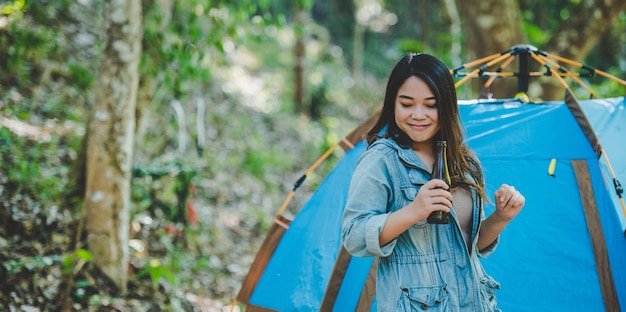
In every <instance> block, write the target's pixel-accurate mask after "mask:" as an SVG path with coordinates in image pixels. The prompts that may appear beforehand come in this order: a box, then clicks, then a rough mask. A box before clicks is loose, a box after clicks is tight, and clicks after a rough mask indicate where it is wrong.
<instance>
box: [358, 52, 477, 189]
mask: <svg viewBox="0 0 626 312" xmlns="http://www.w3.org/2000/svg"><path fill="white" fill-rule="evenodd" d="M412 76H416V77H418V78H420V79H422V80H423V81H424V82H425V83H426V85H428V87H429V88H430V90H431V91H432V92H433V94H434V96H435V99H436V100H437V107H438V115H439V126H440V130H439V131H438V132H437V134H436V135H435V138H434V140H433V144H436V142H437V141H440V140H445V141H447V143H448V148H447V158H448V166H449V169H450V178H451V179H452V186H461V187H464V188H466V189H473V190H475V191H476V193H477V194H478V195H479V196H478V197H479V198H477V199H476V200H477V201H482V199H484V198H485V191H484V179H483V172H482V167H481V166H480V163H479V162H478V159H477V158H476V156H475V155H474V153H473V152H472V150H470V148H469V147H468V146H467V145H466V144H465V143H464V128H463V124H462V123H461V117H460V115H459V107H458V103H457V97H456V88H455V86H454V80H452V76H451V75H450V70H449V69H448V67H447V66H446V65H445V64H444V63H443V62H442V61H441V60H439V59H438V58H436V57H434V56H432V55H429V54H424V53H408V54H406V55H404V56H403V57H402V59H400V61H399V62H398V63H397V64H396V66H395V67H394V68H393V70H392V71H391V74H390V75H389V80H388V82H387V89H386V91H385V99H384V102H383V109H382V112H381V114H380V118H379V119H378V121H377V122H376V124H375V125H374V127H372V129H371V130H370V131H369V132H368V134H367V142H368V144H370V145H371V144H372V143H374V142H375V141H376V140H378V139H380V138H393V139H394V140H396V142H398V144H399V145H401V146H410V143H411V139H410V138H409V136H408V135H407V134H406V133H404V132H403V131H402V130H400V128H399V127H398V125H397V124H396V121H395V104H396V97H397V96H398V90H399V89H400V87H401V86H402V84H404V82H405V81H406V80H407V79H408V78H409V77H412ZM385 128H386V130H384V129H385ZM383 131H384V133H381V132H383ZM433 150H435V146H433Z"/></svg>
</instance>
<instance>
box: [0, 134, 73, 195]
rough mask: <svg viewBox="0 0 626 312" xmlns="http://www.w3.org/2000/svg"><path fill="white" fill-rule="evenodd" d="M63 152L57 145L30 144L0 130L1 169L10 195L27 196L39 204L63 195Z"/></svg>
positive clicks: (31, 142)
mask: <svg viewBox="0 0 626 312" xmlns="http://www.w3.org/2000/svg"><path fill="white" fill-rule="evenodd" d="M64 153H65V152H61V153H60V152H59V150H58V143H57V141H55V140H51V141H49V142H47V143H45V142H37V141H31V140H29V139H27V138H24V137H20V136H18V135H15V134H14V133H12V132H11V131H10V130H8V129H7V128H4V127H2V128H0V169H1V171H2V172H3V173H4V178H5V179H6V180H5V187H7V188H8V191H9V193H12V192H18V191H19V192H20V193H22V194H29V196H32V197H33V198H34V199H36V200H38V201H41V202H50V201H56V200H57V199H58V198H59V197H60V196H62V194H63V192H64V189H63V187H64V186H63V185H64V181H65V180H66V179H67V174H68V171H67V168H65V167H63V166H62V163H63V162H64V161H67V158H66V157H67V155H66V154H64Z"/></svg>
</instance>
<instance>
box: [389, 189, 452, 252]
mask: <svg viewBox="0 0 626 312" xmlns="http://www.w3.org/2000/svg"><path fill="white" fill-rule="evenodd" d="M450 207H452V195H451V194H450V192H448V185H447V184H446V183H445V182H444V181H442V180H430V181H428V182H427V183H426V184H424V185H423V186H422V187H421V188H420V190H419V192H417V195H416V196H415V199H414V200H413V201H412V202H411V203H410V204H408V205H407V206H405V207H402V208H401V209H399V210H397V211H394V212H392V213H391V214H389V216H388V217H387V220H386V221H385V225H384V226H383V229H382V230H381V231H380V235H379V236H378V243H379V244H380V246H385V245H386V244H388V243H389V242H391V241H392V240H394V239H395V238H396V237H398V235H400V234H402V233H403V232H404V231H406V230H407V229H408V228H409V227H411V225H413V224H415V223H417V222H419V221H422V220H425V219H426V218H428V216H429V215H430V214H431V213H432V212H433V211H437V210H441V211H444V212H450Z"/></svg>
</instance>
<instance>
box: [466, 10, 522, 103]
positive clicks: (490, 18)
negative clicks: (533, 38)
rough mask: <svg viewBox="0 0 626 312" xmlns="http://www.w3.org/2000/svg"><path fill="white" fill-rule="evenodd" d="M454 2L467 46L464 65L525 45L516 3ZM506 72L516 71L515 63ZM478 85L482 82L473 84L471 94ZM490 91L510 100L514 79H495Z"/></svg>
mask: <svg viewBox="0 0 626 312" xmlns="http://www.w3.org/2000/svg"><path fill="white" fill-rule="evenodd" d="M456 3H457V7H458V11H459V15H460V16H461V24H462V25H463V33H464V34H465V42H466V43H465V46H466V47H467V49H466V53H465V56H466V58H467V59H465V60H464V62H469V61H473V60H475V59H478V58H481V57H484V56H488V55H492V54H494V53H499V52H502V51H506V50H508V49H509V48H511V47H512V46H514V45H516V44H522V43H527V41H528V40H527V39H526V37H525V36H524V34H523V32H522V17H521V15H520V8H519V5H518V3H517V0H457V1H456ZM459 65H460V64H459ZM507 69H510V70H516V68H515V62H514V63H512V64H511V65H509V67H507ZM474 80H476V79H474ZM481 80H482V79H481ZM482 83H484V81H480V82H473V84H472V85H473V86H474V88H473V89H474V94H477V93H478V92H477V91H478V90H480V87H481V86H482ZM491 91H492V92H493V95H494V97H505V98H506V97H512V96H513V95H515V94H516V93H517V82H516V81H515V79H499V80H498V81H496V82H495V83H494V84H493V85H492V88H491Z"/></svg>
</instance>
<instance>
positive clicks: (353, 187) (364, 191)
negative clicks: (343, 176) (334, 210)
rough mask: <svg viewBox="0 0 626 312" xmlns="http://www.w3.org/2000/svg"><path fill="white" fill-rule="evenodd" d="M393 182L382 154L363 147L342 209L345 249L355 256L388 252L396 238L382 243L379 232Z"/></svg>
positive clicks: (377, 254) (390, 250)
mask: <svg viewBox="0 0 626 312" xmlns="http://www.w3.org/2000/svg"><path fill="white" fill-rule="evenodd" d="M392 197H393V185H392V184H391V179H390V174H389V169H388V167H387V165H386V161H385V155H384V154H383V153H381V152H379V151H376V150H368V151H366V152H365V153H364V154H363V156H362V157H361V159H359V162H358V163H357V167H356V170H355V172H354V174H353V176H352V180H351V183H350V190H349V192H348V200H347V203H346V207H345V209H344V213H343V222H342V223H343V224H342V239H343V244H344V247H345V248H346V250H347V251H348V252H349V253H350V254H352V255H355V256H359V257H368V256H388V255H390V254H391V252H392V251H393V248H394V246H395V244H396V240H394V241H392V242H390V243H388V244H387V245H385V246H383V247H381V246H380V244H379V243H378V237H379V235H380V232H381V231H382V229H383V226H384V225H385V222H386V221H387V217H388V215H389V213H388V207H389V205H390V203H391V202H392V201H393V198H392Z"/></svg>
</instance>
